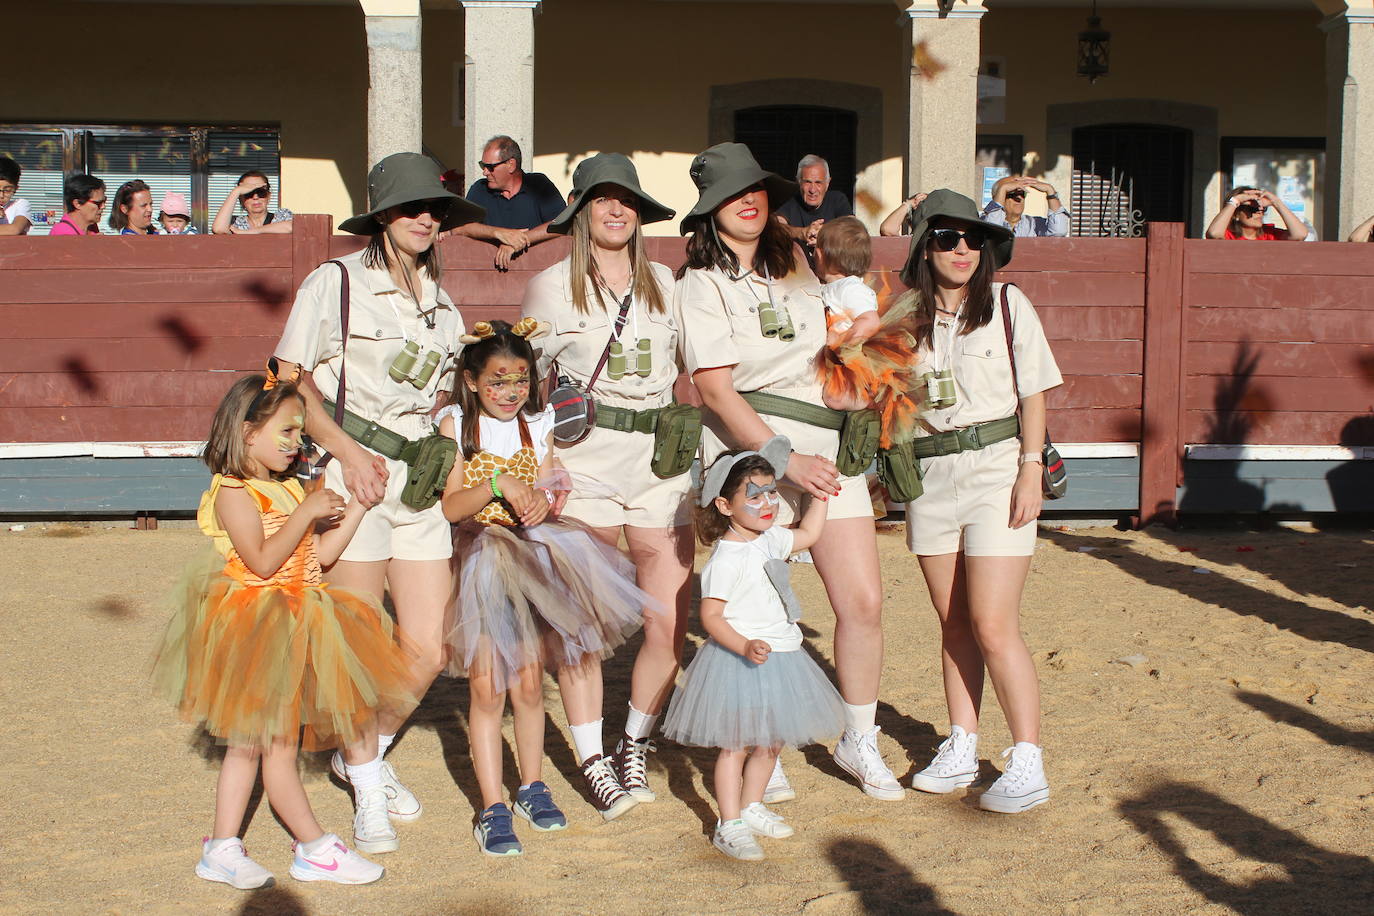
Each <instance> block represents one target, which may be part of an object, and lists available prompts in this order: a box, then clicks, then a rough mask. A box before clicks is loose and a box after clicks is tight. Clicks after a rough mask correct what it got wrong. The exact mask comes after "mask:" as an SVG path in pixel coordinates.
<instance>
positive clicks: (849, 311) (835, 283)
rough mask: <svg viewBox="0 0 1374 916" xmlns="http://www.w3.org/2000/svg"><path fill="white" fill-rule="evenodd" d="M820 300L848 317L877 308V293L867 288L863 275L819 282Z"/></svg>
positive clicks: (851, 317)
mask: <svg viewBox="0 0 1374 916" xmlns="http://www.w3.org/2000/svg"><path fill="white" fill-rule="evenodd" d="M821 301H822V302H824V303H825V307H826V308H828V309H830V311H832V312H843V313H844V314H846V315H848V316H849V317H850V319H851V320H852V319H854V318H858V317H859V316H860V315H862V314H864V313H865V312H876V311H877V310H878V294H877V293H875V292H873V290H871V289H869V288H868V284H866V283H864V280H863V277H840V279H838V280H832V281H831V282H829V283H822V284H821Z"/></svg>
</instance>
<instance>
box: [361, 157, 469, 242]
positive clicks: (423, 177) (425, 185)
mask: <svg viewBox="0 0 1374 916" xmlns="http://www.w3.org/2000/svg"><path fill="white" fill-rule="evenodd" d="M442 173H443V169H441V168H439V164H438V163H437V162H435V161H434V160H433V159H431V158H429V157H428V156H423V155H421V154H420V153H392V154H391V155H390V156H387V157H386V158H385V159H383V160H382V161H381V162H379V163H377V164H376V165H374V166H373V167H372V171H370V172H368V173H367V199H368V201H369V202H370V203H371V205H372V209H370V210H368V211H367V212H366V213H359V214H358V215H357V216H354V217H351V218H349V219H346V220H344V221H343V222H342V223H339V228H340V229H342V230H343V231H344V232H352V233H353V234H354V235H372V234H373V233H374V232H376V231H377V214H379V213H381V212H383V211H385V210H386V209H388V208H389V207H396V206H400V205H401V204H408V203H410V202H411V201H415V200H439V199H444V198H447V199H451V200H452V203H451V204H450V206H449V210H448V215H447V216H445V217H444V219H443V221H442V222H440V223H439V230H440V231H441V232H444V231H447V230H449V229H453V228H454V227H456V226H461V225H463V224H464V223H475V222H477V221H478V220H481V219H484V218H485V217H486V215H487V211H486V208H484V207H479V206H477V204H474V203H472V202H471V201H469V200H466V199H464V198H462V197H459V196H458V195H457V194H454V193H453V192H452V191H450V190H449V189H448V188H446V187H444V183H443V181H441V180H440V178H439V176H440V175H441V174H442Z"/></svg>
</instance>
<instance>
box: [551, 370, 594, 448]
mask: <svg viewBox="0 0 1374 916" xmlns="http://www.w3.org/2000/svg"><path fill="white" fill-rule="evenodd" d="M549 406H551V407H552V408H553V441H554V442H557V443H558V444H559V445H563V446H567V445H576V444H577V443H579V442H581V441H582V440H583V439H586V438H587V437H588V436H590V435H591V434H592V427H593V426H595V425H596V401H594V400H592V396H591V395H589V394H588V393H587V392H585V391H583V390H582V386H581V385H579V384H577V383H576V382H574V381H573V380H572V379H570V378H568V377H567V376H566V375H565V376H560V377H559V379H558V386H557V387H555V388H554V389H553V391H551V392H549Z"/></svg>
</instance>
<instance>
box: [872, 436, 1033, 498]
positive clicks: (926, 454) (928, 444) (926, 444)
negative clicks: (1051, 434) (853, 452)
mask: <svg viewBox="0 0 1374 916" xmlns="http://www.w3.org/2000/svg"><path fill="white" fill-rule="evenodd" d="M1020 432H1021V423H1020V421H1019V420H1018V419H1017V418H1016V417H1015V416H1014V415H1013V416H1010V417H1004V418H1002V419H1001V420H992V421H990V422H987V423H979V424H978V425H977V426H970V427H967V428H965V429H953V430H950V431H949V432H947V433H936V434H935V435H933V436H922V437H921V438H919V439H908V440H907V441H905V442H896V443H893V445H892V447H891V448H885V449H882V450H881V451H880V452H879V453H878V479H879V480H881V481H882V482H883V486H885V487H887V495H888V497H889V498H890V499H891V500H892V501H893V502H899V503H909V502H911V501H912V500H914V499H916V498H917V497H919V496H920V495H921V494H922V493H924V492H925V484H924V483H922V478H923V477H924V476H925V475H924V472H923V471H922V470H921V459H922V458H935V457H938V456H940V455H957V454H958V453H960V452H973V451H977V450H978V449H983V448H987V447H988V446H989V445H992V444H993V443H995V442H1002V441H1004V440H1006V439H1010V438H1012V437H1013V436H1016V435H1018V434H1019V433H1020Z"/></svg>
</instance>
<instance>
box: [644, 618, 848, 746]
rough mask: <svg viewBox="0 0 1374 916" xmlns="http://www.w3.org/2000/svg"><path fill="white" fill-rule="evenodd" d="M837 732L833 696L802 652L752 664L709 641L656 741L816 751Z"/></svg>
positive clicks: (840, 707) (838, 714)
mask: <svg viewBox="0 0 1374 916" xmlns="http://www.w3.org/2000/svg"><path fill="white" fill-rule="evenodd" d="M843 728H844V702H843V701H842V700H841V699H840V694H839V691H837V690H836V689H835V687H834V685H833V684H831V683H830V681H829V679H828V678H826V676H825V673H824V672H823V671H821V669H820V667H819V666H818V665H817V664H816V663H815V662H814V661H812V659H811V656H810V655H807V654H806V652H805V651H804V650H801V649H798V650H797V651H795V652H773V653H772V654H770V655H769V656H768V660H767V661H765V662H764V663H763V664H762V665H756V664H754V663H753V662H751V661H749V660H747V659H746V658H745V657H744V656H742V655H736V654H735V653H734V652H731V651H730V650H729V649H726V648H725V647H723V646H721V645H720V644H719V643H717V642H716V641H715V640H714V639H708V640H707V641H706V644H705V645H703V646H702V647H701V649H699V650H698V651H697V654H696V657H695V658H693V659H692V663H691V664H690V665H688V666H687V671H686V672H685V673H684V674H683V677H682V683H681V684H680V685H679V686H678V688H677V691H676V692H675V693H674V694H673V701H672V703H671V704H670V705H669V707H668V715H667V716H666V717H665V719H664V720H663V735H664V737H667V738H670V739H672V740H673V741H677V742H678V743H680V744H691V745H695V746H697V747H720V748H726V749H728V750H740V749H743V748H748V747H760V746H769V747H776V746H779V745H787V746H788V747H801V746H802V745H806V744H820V743H823V742H826V741H829V740H830V739H832V738H834V737H835V736H836V735H838V734H839V733H840V731H841V730H842V729H843Z"/></svg>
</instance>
